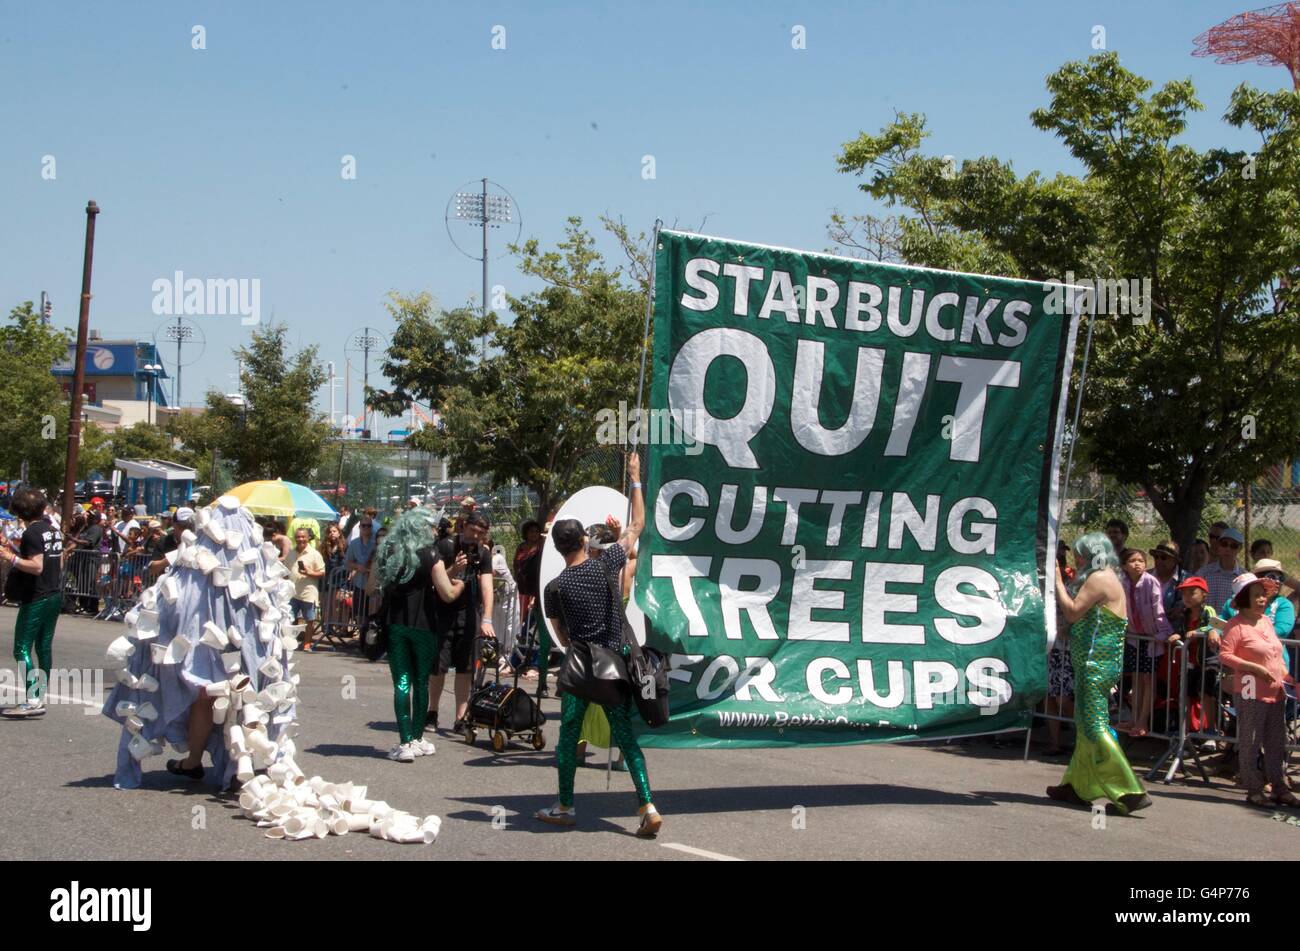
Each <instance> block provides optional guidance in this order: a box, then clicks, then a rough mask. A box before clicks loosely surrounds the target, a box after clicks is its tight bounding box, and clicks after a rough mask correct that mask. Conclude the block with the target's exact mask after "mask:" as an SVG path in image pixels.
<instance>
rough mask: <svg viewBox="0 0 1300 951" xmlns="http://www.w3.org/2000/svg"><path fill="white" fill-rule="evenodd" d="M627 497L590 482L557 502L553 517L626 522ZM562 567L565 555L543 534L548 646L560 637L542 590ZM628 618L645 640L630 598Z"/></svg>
mask: <svg viewBox="0 0 1300 951" xmlns="http://www.w3.org/2000/svg"><path fill="white" fill-rule="evenodd" d="M627 514H628V501H627V496H626V495H624V494H623V493H622V492H619V491H618V490H617V489H611V488H609V486H604V485H593V486H588V487H587V488H585V489H582V490H581V491H579V492H575V493H574V494H573V495H571V496H569V500H568V501H567V502H565V503H564V504H563V505H562V506H560V511H559V512H557V513H556V515H555V521H556V522H558V521H560V520H561V519H566V518H576V519H577V520H578V521H579V522H581V523H582V524H583V525H584V526H585V525H593V524H595V523H596V522H604V521H605V518H606V517H607V516H610V515H612V516H614V517H615V518H616V519H618V520H619V522H620V523H622V524H626V523H627ZM563 570H564V556H563V555H561V554H560V553H559V551H557V550H556V548H555V543H554V542H552V541H551V536H550V535H547V536H546V544H545V545H544V546H543V547H542V567H541V571H540V573H539V577H538V584H537V590H538V591H541V592H543V597H542V600H543V605H542V608H543V611H542V623H544V624H545V625H546V629H547V631H549V632H550V635H551V649H552V650H558V649H560V645H559V641H558V640H556V637H555V627H554V625H552V624H551V619H550V618H548V617H547V616H546V612H545V591H546V586H547V585H548V584H550V583H551V582H552V581H554V580H555V579H556V577H558V576H559V574H560V572H561V571H563ZM627 609H628V610H627V616H628V620H629V621H630V622H631V623H632V630H634V631H636V636H637V641H638V642H639V643H642V644H644V643H645V615H644V614H642V613H641V609H640V608H638V607H637V606H636V604H635V601H634V600H633V601H629V602H628V605H627Z"/></svg>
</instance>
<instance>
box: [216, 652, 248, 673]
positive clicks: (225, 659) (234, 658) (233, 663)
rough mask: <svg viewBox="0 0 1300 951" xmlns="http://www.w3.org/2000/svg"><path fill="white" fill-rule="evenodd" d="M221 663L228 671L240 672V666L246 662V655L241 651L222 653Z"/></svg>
mask: <svg viewBox="0 0 1300 951" xmlns="http://www.w3.org/2000/svg"><path fill="white" fill-rule="evenodd" d="M221 663H222V665H223V666H224V667H225V668H226V673H228V674H237V673H239V669H240V667H242V666H243V664H244V655H243V654H241V653H239V651H234V652H232V653H230V654H222V655H221Z"/></svg>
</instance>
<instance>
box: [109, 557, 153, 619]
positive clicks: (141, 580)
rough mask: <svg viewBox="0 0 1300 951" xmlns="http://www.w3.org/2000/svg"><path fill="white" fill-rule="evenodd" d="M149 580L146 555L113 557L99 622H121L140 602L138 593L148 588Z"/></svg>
mask: <svg viewBox="0 0 1300 951" xmlns="http://www.w3.org/2000/svg"><path fill="white" fill-rule="evenodd" d="M150 580H151V579H150V577H149V556H148V555H144V554H140V555H114V556H113V561H112V576H111V579H110V581H109V587H108V594H107V597H106V598H105V605H104V610H103V611H102V612H101V613H100V618H101V620H105V621H121V620H122V619H123V617H125V615H126V612H127V611H128V610H129V609H130V608H131V607H132V606H133V605H134V604H135V603H136V602H137V601H138V600H140V593H141V592H142V591H144V589H145V588H147V587H149V583H150Z"/></svg>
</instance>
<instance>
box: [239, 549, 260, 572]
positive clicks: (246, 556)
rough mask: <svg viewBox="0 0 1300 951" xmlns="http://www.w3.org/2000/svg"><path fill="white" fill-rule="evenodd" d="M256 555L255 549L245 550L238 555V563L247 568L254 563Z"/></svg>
mask: <svg viewBox="0 0 1300 951" xmlns="http://www.w3.org/2000/svg"><path fill="white" fill-rule="evenodd" d="M258 554H259V553H258V550H257V549H256V548H245V549H244V550H243V551H241V552H240V553H239V563H240V564H241V565H243V566H244V567H246V568H247V567H248V566H249V565H252V564H254V563H256V561H257V559H258Z"/></svg>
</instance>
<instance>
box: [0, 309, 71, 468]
mask: <svg viewBox="0 0 1300 951" xmlns="http://www.w3.org/2000/svg"><path fill="white" fill-rule="evenodd" d="M67 357H68V335H67V334H66V333H65V332H63V331H61V330H56V329H54V328H53V327H51V326H49V325H48V324H47V323H45V321H43V320H42V319H41V316H40V314H38V313H36V312H35V310H34V309H33V305H32V302H31V301H25V302H24V303H23V304H21V305H20V306H18V307H15V308H13V310H11V311H10V312H9V323H8V324H6V325H5V326H3V327H0V407H4V412H2V413H0V473H3V474H4V475H5V476H7V477H9V478H14V479H16V478H18V475H19V473H20V472H21V470H22V464H23V463H24V462H26V463H27V479H28V481H29V482H31V483H33V484H35V485H38V486H41V487H43V488H47V489H57V488H59V487H61V486H62V485H63V472H64V469H65V462H66V458H67V451H68V401H67V400H66V399H65V398H64V396H63V393H62V388H61V387H60V385H59V380H58V378H57V377H55V376H54V375H53V374H52V373H50V368H51V367H53V366H54V364H55V363H59V362H62V361H65V360H67Z"/></svg>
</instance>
